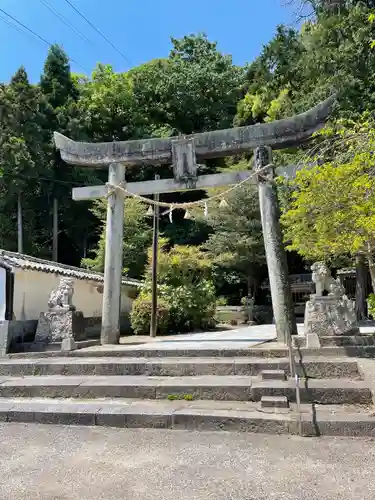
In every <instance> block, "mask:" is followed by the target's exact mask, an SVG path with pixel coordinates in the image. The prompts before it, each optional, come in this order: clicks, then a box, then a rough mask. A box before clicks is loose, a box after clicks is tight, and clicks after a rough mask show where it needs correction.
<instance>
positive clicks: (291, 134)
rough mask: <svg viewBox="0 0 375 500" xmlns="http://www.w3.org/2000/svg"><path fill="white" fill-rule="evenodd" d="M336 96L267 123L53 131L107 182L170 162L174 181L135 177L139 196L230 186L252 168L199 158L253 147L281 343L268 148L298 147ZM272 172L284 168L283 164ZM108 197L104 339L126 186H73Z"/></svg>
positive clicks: (287, 300) (115, 332)
mask: <svg viewBox="0 0 375 500" xmlns="http://www.w3.org/2000/svg"><path fill="white" fill-rule="evenodd" d="M334 102H335V98H334V97H330V98H329V99H327V100H325V101H323V102H321V103H320V104H318V105H317V106H315V107H314V108H312V109H310V110H309V111H307V112H305V113H302V114H300V115H296V116H294V117H292V118H288V119H284V120H278V121H274V122H271V123H264V124H257V125H250V126H247V127H237V128H232V129H227V130H216V131H213V132H203V133H199V134H193V135H189V136H185V137H182V138H181V137H172V138H167V139H157V138H153V139H143V140H137V141H120V142H111V143H96V144H93V143H84V142H75V141H72V140H71V139H69V138H67V137H64V136H63V135H61V134H60V133H58V132H55V134H54V138H55V144H56V147H57V148H58V149H59V150H60V152H61V157H62V159H63V160H65V161H66V162H67V163H70V164H73V165H80V166H87V167H98V168H100V167H108V168H109V176H108V181H109V184H110V185H119V184H120V183H121V184H123V183H124V182H125V167H126V166H131V167H136V166H139V165H142V164H151V165H155V166H156V165H161V164H172V165H173V170H174V179H164V180H163V179H162V180H159V181H147V182H136V183H130V184H127V185H126V189H127V190H128V191H130V192H132V193H135V194H139V195H143V194H153V193H162V192H168V191H169V192H170V191H182V190H186V189H202V188H209V187H217V186H222V185H228V184H235V183H237V182H239V181H241V180H244V179H245V178H246V177H248V176H249V175H250V174H251V172H231V173H224V174H215V175H205V176H198V175H197V167H198V163H199V161H200V162H202V161H204V160H205V159H207V158H218V157H226V156H231V155H235V154H239V153H244V152H249V151H252V150H254V151H255V169H256V170H260V169H261V175H258V178H257V184H258V188H259V201H260V210H261V218H262V228H263V237H264V243H265V250H266V259H267V266H268V273H269V281H270V289H271V297H272V306H273V312H274V318H275V324H276V331H277V338H278V340H279V341H281V342H286V341H287V339H290V336H291V335H293V334H295V333H297V327H296V321H295V316H294V310H293V305H292V299H291V290H290V284H289V274H288V269H287V262H286V254H285V249H284V245H283V241H282V233H281V228H280V223H279V206H278V200H277V194H276V188H275V183H274V176H275V169H274V167H273V165H272V149H282V148H286V147H290V146H295V145H299V144H301V143H303V142H305V141H307V140H308V139H310V138H311V136H312V135H313V133H314V132H316V131H318V130H319V129H320V128H322V127H323V126H324V124H325V121H326V120H327V118H328V116H329V114H330V113H331V110H332V107H333V105H334ZM280 170H281V171H279V169H278V171H277V172H276V173H277V174H280V173H281V174H282V173H283V169H282V168H281V169H280ZM106 195H108V208H107V225H106V250H105V271H104V292H103V310H102V331H101V343H102V344H116V343H118V341H119V311H120V283H121V273H122V238H123V216H124V192H123V191H121V190H119V189H118V190H115V192H111V193H108V189H107V187H106V186H90V187H82V188H75V189H73V198H74V199H75V200H84V199H85V200H87V199H94V198H102V197H104V196H106Z"/></svg>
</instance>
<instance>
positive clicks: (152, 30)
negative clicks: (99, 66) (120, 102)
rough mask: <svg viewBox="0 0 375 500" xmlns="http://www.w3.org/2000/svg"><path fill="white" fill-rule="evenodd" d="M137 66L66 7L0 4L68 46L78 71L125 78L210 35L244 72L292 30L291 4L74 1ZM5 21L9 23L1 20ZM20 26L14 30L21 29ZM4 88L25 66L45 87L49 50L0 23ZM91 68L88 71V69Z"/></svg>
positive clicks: (36, 2)
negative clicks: (281, 28) (181, 40)
mask: <svg viewBox="0 0 375 500" xmlns="http://www.w3.org/2000/svg"><path fill="white" fill-rule="evenodd" d="M43 2H46V3H48V4H49V5H51V6H52V7H53V8H54V9H55V10H56V11H58V12H59V13H60V14H61V15H63V16H64V17H65V18H66V19H67V20H68V21H69V22H70V23H71V24H72V25H74V27H75V28H76V29H77V30H78V31H79V32H80V33H81V34H82V35H84V36H86V37H87V39H88V40H89V41H90V43H88V42H87V41H84V40H82V39H81V38H80V37H79V35H77V34H76V33H75V32H74V31H72V29H71V28H70V27H68V26H66V25H65V24H64V23H63V22H62V21H61V20H60V19H58V18H57V17H56V16H55V15H54V14H53V13H51V12H50V11H49V10H48V9H47V8H46V7H45V5H43ZM70 2H71V3H72V4H74V5H75V6H76V7H77V8H78V9H79V10H80V11H81V12H82V13H83V14H84V15H85V16H86V17H87V18H88V19H89V20H90V21H91V22H92V23H93V24H94V25H95V26H96V27H97V28H98V29H100V31H102V32H103V33H104V34H105V35H106V36H107V37H108V38H109V39H110V40H111V42H112V43H113V44H114V45H115V46H116V47H118V48H119V49H120V50H121V52H122V53H123V54H124V55H125V56H126V58H128V59H129V61H130V62H129V61H127V60H125V59H124V58H123V57H122V56H121V55H120V54H119V53H117V52H116V51H115V50H114V49H113V48H112V47H111V46H110V45H109V44H107V43H106V42H105V41H104V40H103V39H102V38H101V37H100V36H99V35H98V34H97V33H96V32H95V30H93V29H92V28H91V27H90V26H89V25H87V24H86V23H85V21H84V20H83V19H82V18H80V17H79V15H78V14H77V13H76V12H74V10H73V9H72V8H71V7H70V6H69V5H68V4H67V3H66V1H65V0H0V8H1V9H3V10H5V11H6V12H8V13H9V14H11V15H12V16H13V17H15V18H17V19H18V20H19V21H20V22H22V23H23V24H25V25H27V26H28V27H29V28H31V29H32V30H34V31H35V32H36V33H38V34H39V35H40V36H42V37H43V38H44V39H46V40H47V41H48V42H50V43H59V44H61V45H63V47H64V48H65V50H66V51H67V53H68V55H69V57H71V58H72V59H73V60H74V61H76V62H77V63H78V64H79V65H80V66H78V65H77V64H75V63H74V62H72V70H73V71H75V72H79V73H86V74H88V73H90V72H91V71H92V69H93V68H94V67H95V65H96V63H97V62H103V63H109V64H112V65H113V67H114V68H115V70H116V71H124V70H126V69H128V68H129V67H131V66H136V65H138V64H141V63H143V62H147V61H149V60H151V59H154V58H157V57H165V56H167V55H168V52H169V50H170V46H171V45H170V36H173V37H177V38H178V37H182V36H184V35H186V34H190V33H198V32H205V33H206V34H207V35H208V37H209V39H210V40H215V41H217V42H218V45H219V49H220V50H221V51H223V52H225V53H227V54H231V55H232V56H233V60H234V62H235V63H236V64H243V63H245V62H246V61H251V60H252V59H254V57H256V55H257V54H258V53H259V52H260V50H261V47H262V45H264V44H265V43H266V42H267V41H268V40H269V39H270V38H271V37H272V35H273V33H274V32H275V29H276V26H277V25H278V24H281V23H287V24H292V23H293V22H294V20H295V19H294V16H293V12H292V9H291V8H290V7H289V8H288V7H285V6H283V4H285V1H284V0H187V1H186V0H185V1H179V0H105V1H104V0H70ZM0 16H1V17H6V16H5V15H4V14H3V13H2V12H0ZM13 24H14V23H13ZM0 47H1V58H0V81H1V82H4V81H5V82H6V81H8V80H9V78H10V77H11V75H12V74H13V73H14V72H15V71H16V70H17V69H18V67H19V66H20V65H21V64H23V65H24V66H25V67H26V70H27V72H28V74H29V78H30V79H31V80H32V81H33V82H35V81H37V80H38V79H39V76H40V73H41V70H42V67H43V63H44V59H45V57H46V53H47V50H48V46H47V45H45V44H44V43H43V42H41V41H37V40H34V39H33V38H32V37H31V36H25V35H24V34H22V33H19V32H18V31H16V30H15V29H14V28H12V27H10V26H9V25H8V24H5V23H4V21H3V20H2V18H0ZM81 66H83V67H84V68H85V69H86V71H85V70H83V69H82V67H81Z"/></svg>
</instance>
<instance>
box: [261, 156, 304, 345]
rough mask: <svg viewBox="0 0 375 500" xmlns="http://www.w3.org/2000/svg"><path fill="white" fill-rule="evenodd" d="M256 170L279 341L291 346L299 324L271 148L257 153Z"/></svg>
mask: <svg viewBox="0 0 375 500" xmlns="http://www.w3.org/2000/svg"><path fill="white" fill-rule="evenodd" d="M255 167H256V169H257V170H258V171H259V174H258V189H259V206H260V215H261V220H262V228H263V239H264V247H265V252H266V260H267V267H268V276H269V283H270V290H271V298H272V308H273V315H274V319H275V325H276V334H277V340H278V342H282V343H284V344H288V345H289V343H290V342H291V336H292V335H296V334H297V323H296V317H295V313H294V308H293V302H292V292H291V287H290V282H289V272H288V263H287V259H286V252H285V247H284V242H283V236H282V231H281V226H280V207H279V201H278V198H277V191H276V184H275V168H274V166H273V164H272V150H271V148H270V147H267V146H260V147H258V148H257V149H256V150H255ZM265 167H266V168H265Z"/></svg>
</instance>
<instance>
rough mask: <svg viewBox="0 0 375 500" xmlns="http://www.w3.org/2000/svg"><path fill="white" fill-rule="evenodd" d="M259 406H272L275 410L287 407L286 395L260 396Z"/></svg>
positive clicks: (267, 407)
mask: <svg viewBox="0 0 375 500" xmlns="http://www.w3.org/2000/svg"><path fill="white" fill-rule="evenodd" d="M260 407H261V408H262V409H263V410H264V409H269V408H274V409H275V410H279V409H282V408H283V409H286V408H289V401H288V398H287V397H286V396H262V399H261V400H260Z"/></svg>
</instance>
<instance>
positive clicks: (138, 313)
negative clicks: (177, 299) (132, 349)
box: [130, 295, 170, 335]
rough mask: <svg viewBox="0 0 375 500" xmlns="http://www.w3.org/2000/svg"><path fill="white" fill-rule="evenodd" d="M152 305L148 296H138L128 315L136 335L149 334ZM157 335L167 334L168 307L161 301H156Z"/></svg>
mask: <svg viewBox="0 0 375 500" xmlns="http://www.w3.org/2000/svg"><path fill="white" fill-rule="evenodd" d="M151 309H152V303H151V298H150V296H146V297H144V296H142V295H140V296H139V297H138V298H137V299H136V300H135V301H134V302H133V308H132V311H131V314H130V321H131V326H132V329H133V330H134V333H135V334H136V335H148V334H149V332H150V323H151ZM156 317H157V333H158V334H159V335H166V334H168V333H169V319H170V314H169V306H168V304H167V303H166V302H165V301H164V300H162V299H160V298H159V299H158V307H157V315H156Z"/></svg>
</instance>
